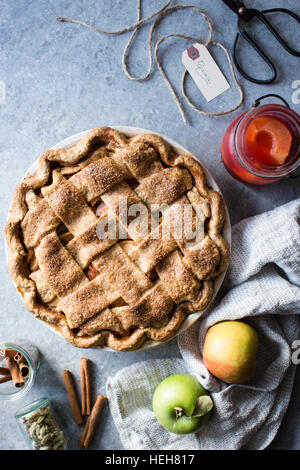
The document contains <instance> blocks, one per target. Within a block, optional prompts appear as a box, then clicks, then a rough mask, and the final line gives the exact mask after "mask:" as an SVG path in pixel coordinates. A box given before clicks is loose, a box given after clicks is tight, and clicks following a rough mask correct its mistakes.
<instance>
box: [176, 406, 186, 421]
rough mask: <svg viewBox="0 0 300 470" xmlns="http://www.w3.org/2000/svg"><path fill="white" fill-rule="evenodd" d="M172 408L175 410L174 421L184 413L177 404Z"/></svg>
mask: <svg viewBox="0 0 300 470" xmlns="http://www.w3.org/2000/svg"><path fill="white" fill-rule="evenodd" d="M174 410H175V413H176V421H177V419H178V418H180V417H181V416H182V415H183V414H184V413H183V409H182V408H180V407H179V406H176V407H175V408H174Z"/></svg>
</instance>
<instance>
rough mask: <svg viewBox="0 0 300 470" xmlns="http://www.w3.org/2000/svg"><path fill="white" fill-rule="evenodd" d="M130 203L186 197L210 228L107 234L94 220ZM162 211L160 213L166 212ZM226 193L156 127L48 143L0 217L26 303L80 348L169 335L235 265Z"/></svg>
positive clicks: (171, 216)
mask: <svg viewBox="0 0 300 470" xmlns="http://www.w3.org/2000/svg"><path fill="white" fill-rule="evenodd" d="M120 197H126V198H127V201H128V202H127V203H128V206H129V207H130V206H131V205H133V204H136V203H139V204H142V205H143V206H145V208H146V209H147V213H149V214H150V211H149V208H150V205H151V204H167V205H168V208H167V210H166V213H168V220H169V221H170V224H171V226H170V228H171V233H172V223H173V222H172V221H174V220H176V217H178V213H177V211H178V208H179V207H180V205H181V204H189V205H191V206H192V208H193V209H192V210H193V217H201V218H202V221H203V224H204V231H205V233H204V237H203V239H202V240H201V242H199V243H197V244H195V246H193V248H187V242H186V240H185V239H184V238H182V239H175V238H173V237H171V238H170V239H167V240H165V239H163V237H162V236H161V235H160V226H159V227H158V228H157V231H158V233H157V236H156V237H152V236H151V234H150V235H147V236H145V237H141V236H140V235H138V234H137V233H136V232H135V231H134V230H132V233H131V232H129V230H128V240H121V239H119V238H118V236H115V238H113V239H103V240H100V239H99V238H98V236H97V232H96V230H97V226H98V224H99V223H100V222H101V223H103V221H105V222H107V221H108V220H109V218H110V217H115V218H118V217H119V213H118V207H119V200H120ZM163 217H165V213H163ZM224 218H225V204H224V201H223V198H222V196H221V195H220V194H219V193H218V192H216V191H215V190H213V189H211V188H209V187H208V185H207V182H206V178H205V174H204V171H203V169H202V167H201V165H200V163H199V162H198V161H196V160H195V159H194V157H193V156H192V155H180V154H178V153H177V152H176V151H175V149H173V148H172V147H170V146H169V145H168V144H167V143H166V142H165V140H164V139H163V138H162V137H160V136H158V135H153V134H139V135H136V136H134V137H128V136H126V135H124V134H123V133H121V132H118V131H117V130H114V129H111V128H108V127H99V128H96V129H93V130H92V131H90V132H89V133H88V134H87V135H86V136H85V137H83V138H82V139H81V140H80V141H79V142H78V143H77V144H75V145H73V146H72V147H69V148H63V149H56V150H48V151H47V152H45V153H43V154H42V155H41V156H40V158H39V163H38V170H37V172H36V174H35V175H33V176H27V177H25V178H24V179H23V181H22V182H21V183H20V184H19V185H18V186H17V187H16V188H15V191H14V194H13V199H12V205H11V210H10V217H9V219H8V221H7V224H6V227H5V235H6V240H7V245H8V247H9V269H10V273H11V276H12V279H13V281H14V282H15V283H16V285H17V288H18V290H19V292H20V293H21V295H22V297H23V300H24V303H25V305H26V307H27V309H28V310H29V311H31V312H32V313H33V314H34V315H35V316H36V317H37V318H39V319H40V320H43V321H45V322H47V323H48V324H50V325H51V326H52V327H54V328H55V329H56V330H57V331H59V332H60V334H61V335H62V336H64V337H65V338H66V339H67V340H68V341H69V342H70V343H71V344H73V345H74V346H77V347H80V348H89V347H95V346H99V347H104V346H108V347H110V348H112V349H115V350H118V351H127V350H135V349H138V348H140V347H141V346H142V345H143V344H144V343H145V341H147V340H154V341H159V342H162V341H165V340H167V339H169V338H171V337H172V336H174V335H175V334H176V332H177V330H178V329H179V327H180V325H181V324H182V322H183V321H184V319H185V318H186V316H187V315H189V314H191V313H193V312H198V311H201V310H204V309H205V308H206V307H207V306H208V304H209V302H210V300H211V298H212V296H213V292H214V284H215V280H216V278H217V276H219V275H220V274H221V273H222V272H224V271H225V270H226V268H227V265H228V260H229V248H228V245H227V243H226V242H225V240H224V238H223V236H222V234H221V231H222V227H223V223H224Z"/></svg>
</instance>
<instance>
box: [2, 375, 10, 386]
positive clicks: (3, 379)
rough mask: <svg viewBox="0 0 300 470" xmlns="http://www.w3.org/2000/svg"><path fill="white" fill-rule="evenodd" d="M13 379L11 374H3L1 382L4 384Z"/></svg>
mask: <svg viewBox="0 0 300 470" xmlns="http://www.w3.org/2000/svg"><path fill="white" fill-rule="evenodd" d="M10 380H12V378H11V375H10V374H9V375H3V377H0V384H4V383H5V382H9V381H10Z"/></svg>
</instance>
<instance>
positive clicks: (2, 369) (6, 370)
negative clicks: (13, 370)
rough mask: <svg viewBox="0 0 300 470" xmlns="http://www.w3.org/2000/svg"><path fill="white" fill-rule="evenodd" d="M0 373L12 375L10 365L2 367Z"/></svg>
mask: <svg viewBox="0 0 300 470" xmlns="http://www.w3.org/2000/svg"><path fill="white" fill-rule="evenodd" d="M0 375H10V372H9V368H8V367H0Z"/></svg>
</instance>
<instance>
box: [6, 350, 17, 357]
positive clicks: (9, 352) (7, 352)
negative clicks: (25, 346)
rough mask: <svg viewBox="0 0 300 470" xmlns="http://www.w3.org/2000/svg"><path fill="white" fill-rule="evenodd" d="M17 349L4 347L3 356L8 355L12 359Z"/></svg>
mask: <svg viewBox="0 0 300 470" xmlns="http://www.w3.org/2000/svg"><path fill="white" fill-rule="evenodd" d="M16 353H17V351H15V350H14V349H5V357H9V358H10V359H14V358H15V355H16Z"/></svg>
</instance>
